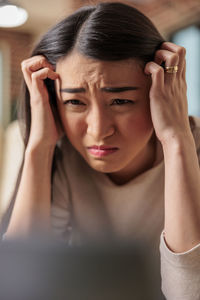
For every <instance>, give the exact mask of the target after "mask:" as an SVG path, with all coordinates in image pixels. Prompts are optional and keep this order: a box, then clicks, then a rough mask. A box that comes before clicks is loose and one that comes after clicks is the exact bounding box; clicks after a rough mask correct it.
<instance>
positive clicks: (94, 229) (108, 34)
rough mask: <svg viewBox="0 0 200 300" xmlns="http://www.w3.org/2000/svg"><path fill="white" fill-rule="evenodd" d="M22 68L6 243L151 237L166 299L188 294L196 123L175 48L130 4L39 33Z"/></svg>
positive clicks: (196, 289)
mask: <svg viewBox="0 0 200 300" xmlns="http://www.w3.org/2000/svg"><path fill="white" fill-rule="evenodd" d="M22 71H23V75H24V79H25V83H26V96H25V100H23V102H22V103H21V123H22V125H23V129H25V131H24V142H25V153H24V161H23V165H22V168H21V174H20V175H19V178H18V184H17V187H16V190H15V195H14V196H13V201H12V204H11V208H10V216H11V217H10V218H9V213H8V214H7V219H9V221H8V228H7V229H6V230H4V231H6V234H5V236H6V238H8V239H9V238H12V237H13V236H29V235H30V234H31V233H32V232H33V231H35V230H44V231H46V230H47V232H48V231H50V232H51V231H53V232H55V234H56V235H58V236H60V237H62V238H63V239H65V240H66V241H67V242H69V243H72V244H76V243H79V244H81V243H82V242H83V241H84V240H85V239H90V240H98V241H100V240H103V241H104V240H107V239H109V238H110V237H116V238H118V239H120V240H122V241H127V240H131V239H136V238H140V239H144V240H148V242H151V243H152V244H153V245H155V246H158V242H159V238H160V236H161V238H160V253H161V274H162V289H163V292H164V294H165V296H166V297H167V299H173V300H174V299H192V300H194V299H199V298H200V272H198V271H199V270H200V171H199V163H198V153H200V152H199V149H200V125H199V124H200V122H199V119H195V118H194V117H190V118H189V117H188V111H187V97H186V82H185V49H184V48H183V47H180V46H177V45H175V44H172V43H169V42H165V41H164V39H163V38H162V37H161V35H160V34H159V32H158V31H157V29H156V28H155V27H154V25H153V24H152V23H151V21H150V20H149V19H148V18H147V17H145V16H144V15H143V14H142V13H140V12H139V11H138V10H136V9H134V8H132V7H129V6H127V5H125V4H122V3H101V4H98V5H96V6H89V7H83V8H81V9H79V10H78V11H76V12H75V13H74V14H72V15H71V16H69V17H68V18H66V19H64V20H63V21H61V22H60V23H59V24H57V25H56V26H55V27H53V28H52V29H51V30H50V31H49V32H47V34H45V35H44V36H43V37H42V39H41V41H40V42H39V43H38V45H37V46H36V47H35V49H34V51H33V53H32V56H31V58H29V59H27V60H25V61H23V62H22ZM198 123H199V124H198ZM163 229H164V230H163Z"/></svg>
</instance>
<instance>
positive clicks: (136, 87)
mask: <svg viewBox="0 0 200 300" xmlns="http://www.w3.org/2000/svg"><path fill="white" fill-rule="evenodd" d="M56 72H57V73H58V74H59V75H60V81H59V84H58V82H57V85H56V90H57V96H58V108H59V112H60V116H61V120H62V123H63V127H64V129H65V133H66V135H67V137H68V139H69V140H70V142H71V144H72V145H73V146H74V148H75V149H76V150H77V151H78V152H79V153H80V154H81V156H82V157H83V158H84V159H85V160H86V162H87V163H88V164H89V165H90V166H91V167H92V168H93V169H95V170H97V171H99V172H103V173H109V174H111V176H113V178H114V176H116V178H121V179H122V178H123V177H127V176H128V177H131V176H132V175H137V173H138V172H140V171H141V170H142V168H144V167H145V165H146V166H147V165H148V163H149V162H150V160H152V154H153V152H152V142H151V137H152V136H153V135H152V134H153V132H154V130H153V125H152V121H151V114H150V107H149V88H150V78H149V77H148V76H147V75H145V74H144V73H143V68H142V67H141V64H139V62H137V61H135V60H133V59H128V60H123V61H116V62H110V61H109V62H108V61H98V60H93V59H90V58H87V57H85V56H83V55H81V54H79V53H77V52H73V53H71V54H70V55H68V56H67V57H66V58H64V59H63V60H61V61H59V62H58V64H57V67H56ZM59 85H60V86H59ZM97 146H101V147H102V148H100V149H99V148H98V147H97ZM103 147H104V149H103ZM105 147H108V148H109V149H107V150H105ZM153 151H154V150H153ZM151 163H152V161H151ZM131 174H132V175H131ZM122 180H123V179H122Z"/></svg>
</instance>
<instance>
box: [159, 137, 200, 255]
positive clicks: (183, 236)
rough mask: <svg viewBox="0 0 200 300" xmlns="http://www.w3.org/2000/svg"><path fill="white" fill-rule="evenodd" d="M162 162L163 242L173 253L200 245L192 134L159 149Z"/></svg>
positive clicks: (198, 176)
mask: <svg viewBox="0 0 200 300" xmlns="http://www.w3.org/2000/svg"><path fill="white" fill-rule="evenodd" d="M163 150H164V160H165V225H164V231H165V239H166V243H167V244H168V246H169V248H170V249H171V250H172V251H174V252H184V251H187V250H189V249H191V248H192V247H194V246H195V245H197V244H198V243H200V170H199V164H198V158H197V154H196V149H195V143H194V140H193V137H192V134H187V135H185V136H184V137H181V138H175V139H174V141H170V143H168V144H166V145H165V147H163Z"/></svg>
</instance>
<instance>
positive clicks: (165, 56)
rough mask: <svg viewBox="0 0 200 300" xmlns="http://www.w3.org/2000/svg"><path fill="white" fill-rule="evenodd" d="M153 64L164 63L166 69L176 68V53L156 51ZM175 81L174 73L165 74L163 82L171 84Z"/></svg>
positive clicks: (177, 62)
mask: <svg viewBox="0 0 200 300" xmlns="http://www.w3.org/2000/svg"><path fill="white" fill-rule="evenodd" d="M154 60H155V62H157V63H158V62H160V61H162V62H165V66H166V67H171V66H178V64H179V56H178V54H177V53H174V52H171V51H168V50H158V51H156V53H155V58H154ZM175 79H176V73H167V72H165V82H166V83H172V82H173V81H174V80H175Z"/></svg>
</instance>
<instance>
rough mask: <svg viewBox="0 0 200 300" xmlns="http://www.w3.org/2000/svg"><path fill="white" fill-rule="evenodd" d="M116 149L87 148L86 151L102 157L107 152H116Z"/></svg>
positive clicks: (107, 153)
mask: <svg viewBox="0 0 200 300" xmlns="http://www.w3.org/2000/svg"><path fill="white" fill-rule="evenodd" d="M117 150H118V149H105V150H99V149H93V148H88V151H89V152H90V153H91V154H92V155H94V156H96V157H102V156H106V155H109V154H112V153H114V152H116V151H117Z"/></svg>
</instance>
